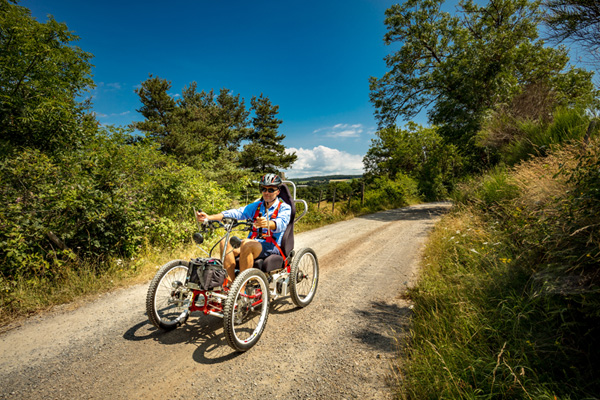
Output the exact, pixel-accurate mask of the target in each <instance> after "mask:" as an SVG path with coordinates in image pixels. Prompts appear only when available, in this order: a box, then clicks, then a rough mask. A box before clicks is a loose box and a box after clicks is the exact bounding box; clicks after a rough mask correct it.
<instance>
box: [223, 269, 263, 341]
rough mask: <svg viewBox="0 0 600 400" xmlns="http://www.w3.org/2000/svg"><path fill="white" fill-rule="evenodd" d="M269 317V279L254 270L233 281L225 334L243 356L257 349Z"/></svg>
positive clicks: (224, 324)
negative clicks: (256, 345) (248, 351)
mask: <svg viewBox="0 0 600 400" xmlns="http://www.w3.org/2000/svg"><path fill="white" fill-rule="evenodd" d="M268 316H269V285H268V283H267V277H266V276H265V274H264V273H263V272H262V271H261V270H258V269H255V268H250V269H247V270H245V271H244V272H242V273H240V274H239V275H238V276H237V278H236V279H235V280H234V281H233V284H232V285H231V288H230V290H229V295H228V296H227V299H226V300H225V307H224V310H223V330H224V331H225V337H226V338H227V343H229V345H230V346H231V347H232V348H233V349H234V350H236V351H239V352H242V351H246V350H249V349H250V348H251V347H252V346H254V345H255V344H256V343H257V342H258V339H260V336H261V335H262V333H263V331H264V329H265V326H266V325H267V318H268Z"/></svg>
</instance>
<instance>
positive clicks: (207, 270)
mask: <svg viewBox="0 0 600 400" xmlns="http://www.w3.org/2000/svg"><path fill="white" fill-rule="evenodd" d="M190 270H191V275H190V280H189V281H190V282H192V283H195V284H197V285H198V286H200V288H201V289H202V290H210V289H213V288H216V287H218V286H221V285H222V284H223V282H225V278H226V277H227V271H225V268H223V266H222V265H221V260H217V259H216V258H196V259H194V260H191V261H190Z"/></svg>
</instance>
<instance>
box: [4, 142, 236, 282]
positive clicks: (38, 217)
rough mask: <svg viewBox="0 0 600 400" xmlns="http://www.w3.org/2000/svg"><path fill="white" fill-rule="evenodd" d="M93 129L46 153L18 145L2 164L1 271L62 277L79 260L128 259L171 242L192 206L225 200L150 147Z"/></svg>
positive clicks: (184, 231) (183, 233) (184, 230)
mask: <svg viewBox="0 0 600 400" xmlns="http://www.w3.org/2000/svg"><path fill="white" fill-rule="evenodd" d="M128 141H129V138H128V137H127V135H124V134H122V133H120V132H113V134H110V133H108V132H104V133H101V134H99V135H98V136H97V137H96V138H95V139H94V140H93V141H92V142H91V144H90V145H89V146H87V147H85V148H84V149H82V150H79V151H75V152H71V153H69V154H62V155H59V156H54V157H50V156H48V155H46V154H44V153H41V152H40V151H38V150H33V149H24V150H22V151H21V152H19V153H17V154H16V155H14V156H12V157H7V158H5V159H4V160H2V162H0V183H1V188H2V189H0V190H1V193H2V197H3V200H4V201H3V203H2V204H1V205H0V224H1V229H0V260H2V270H1V271H0V272H1V273H2V274H3V275H4V276H5V277H7V278H11V277H16V276H25V277H27V276H31V275H34V276H38V277H40V276H47V277H49V278H52V277H55V276H57V275H60V270H61V268H62V266H63V265H64V264H65V263H66V262H69V261H73V260H75V259H77V258H82V259H94V260H102V259H108V258H111V257H132V256H134V255H136V254H138V252H139V251H140V250H141V249H142V248H143V247H144V246H147V245H156V246H174V245H176V244H178V243H181V242H183V241H186V240H187V239H188V238H189V234H190V232H191V229H193V213H192V206H194V205H195V206H196V207H198V208H204V209H207V210H215V209H220V208H223V207H225V206H226V204H227V203H228V201H227V200H226V196H225V193H224V191H223V190H222V189H220V188H218V187H217V186H216V185H215V184H214V183H210V182H207V181H205V180H204V179H203V178H202V177H201V176H200V175H199V174H198V173H196V172H195V171H194V170H192V169H191V168H189V167H186V166H183V165H181V164H180V163H178V162H177V160H175V159H173V158H169V157H166V156H164V155H162V154H160V152H158V151H157V150H156V148H154V147H153V146H150V145H146V144H143V143H139V144H136V145H130V144H127V143H128Z"/></svg>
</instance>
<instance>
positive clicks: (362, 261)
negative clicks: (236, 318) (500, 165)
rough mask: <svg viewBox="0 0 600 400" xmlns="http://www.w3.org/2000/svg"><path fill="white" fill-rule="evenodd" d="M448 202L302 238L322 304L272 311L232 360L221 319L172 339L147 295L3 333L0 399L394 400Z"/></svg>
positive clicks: (116, 297) (131, 292)
mask: <svg viewBox="0 0 600 400" xmlns="http://www.w3.org/2000/svg"><path fill="white" fill-rule="evenodd" d="M449 206H450V205H449V204H448V203H429V204H422V205H417V206H412V207H407V208H402V209H397V210H390V211H385V212H380V213H376V214H371V215H366V216H363V217H360V218H355V219H353V220H350V221H345V222H340V223H336V224H333V225H329V226H325V227H322V228H319V229H315V230H312V231H310V232H305V233H302V234H299V235H296V249H299V248H301V247H311V248H313V249H314V250H315V252H316V253H317V256H318V257H319V264H320V273H321V277H320V281H319V287H318V289H317V293H316V296H315V299H314V301H313V302H312V303H311V304H310V305H309V306H308V307H306V308H303V309H297V308H294V306H293V304H292V302H291V300H290V299H289V298H283V299H279V300H277V301H275V302H274V303H273V304H272V308H271V312H270V314H269V320H268V324H267V327H266V329H265V332H264V333H263V335H262V337H261V339H260V341H259V342H258V344H257V345H256V346H255V347H254V348H252V349H251V350H250V351H248V352H246V353H241V354H240V353H235V352H233V351H232V349H231V348H230V347H229V346H228V345H227V342H226V339H225V337H224V336H223V327H222V320H221V319H219V318H217V317H211V316H198V315H195V314H192V316H191V317H190V319H189V320H188V323H187V324H186V325H184V326H182V327H180V328H178V329H176V330H174V331H171V332H168V333H162V332H160V331H157V330H156V329H155V328H154V327H153V326H152V325H150V323H149V322H148V319H147V317H146V315H145V305H144V304H145V299H146V291H147V285H138V286H134V287H131V288H128V289H123V290H118V291H115V292H111V293H109V294H106V295H102V296H99V298H98V299H97V300H95V301H93V302H89V303H87V304H85V305H83V306H81V307H78V308H76V309H74V310H73V309H71V310H69V309H68V308H69V307H66V309H64V310H62V311H59V312H53V313H50V314H48V315H42V316H38V317H34V318H31V319H29V320H28V321H26V323H24V324H23V325H22V326H21V327H19V328H16V329H13V330H10V331H8V332H6V333H4V334H2V335H0V399H5V398H7V399H33V398H39V399H54V398H56V399H62V398H75V399H86V398H90V399H188V398H196V397H198V398H204V399H247V400H252V399H388V398H391V396H392V394H391V390H390V388H389V387H388V385H387V384H386V381H387V379H386V378H387V377H389V375H390V372H391V367H390V366H391V364H392V361H393V359H394V358H395V356H396V346H397V339H396V337H398V336H400V337H401V335H402V334H403V333H405V332H406V330H407V324H408V317H409V315H410V309H409V304H408V303H407V302H406V301H405V300H403V299H402V293H403V292H404V291H405V290H406V286H407V285H411V283H413V282H414V281H415V279H416V274H417V264H418V258H419V254H420V251H421V249H422V245H423V243H424V241H425V239H426V237H427V234H428V232H429V230H430V229H431V228H432V227H433V225H434V223H435V222H436V221H437V219H438V218H439V217H440V215H441V214H443V213H444V212H446V211H447V210H448V208H449Z"/></svg>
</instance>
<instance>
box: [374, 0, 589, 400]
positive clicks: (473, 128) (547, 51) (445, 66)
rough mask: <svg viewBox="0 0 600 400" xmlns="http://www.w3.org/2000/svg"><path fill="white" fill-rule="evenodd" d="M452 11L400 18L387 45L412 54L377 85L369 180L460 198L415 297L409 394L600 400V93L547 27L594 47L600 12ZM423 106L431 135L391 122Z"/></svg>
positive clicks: (429, 7) (404, 353)
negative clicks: (411, 183) (407, 182)
mask: <svg viewBox="0 0 600 400" xmlns="http://www.w3.org/2000/svg"><path fill="white" fill-rule="evenodd" d="M442 3H443V1H441V0H440V1H437V0H414V1H407V2H404V3H402V4H401V5H396V6H393V7H391V8H390V9H389V10H388V12H387V19H386V24H387V25H388V34H387V35H386V37H385V40H386V42H387V43H390V44H392V43H395V42H398V43H399V45H400V47H399V50H397V51H396V52H395V53H393V54H391V55H389V56H388V57H387V58H386V62H387V65H388V68H389V72H387V73H386V74H385V75H384V76H383V77H382V78H379V79H377V78H372V80H371V89H372V93H371V98H372V101H373V103H374V105H375V107H376V109H377V116H378V118H379V121H380V124H381V129H380V130H379V132H378V134H377V135H378V138H377V139H375V140H374V141H373V142H372V145H371V148H370V149H369V152H368V153H367V156H366V157H365V167H366V169H367V171H368V175H370V176H373V177H375V176H386V177H387V178H389V179H394V175H395V174H401V175H410V176H411V177H412V178H413V179H414V180H415V181H416V182H417V183H418V185H419V186H418V187H419V189H420V193H421V194H423V195H426V196H427V198H439V197H443V196H446V195H447V194H448V193H449V194H450V196H451V197H452V198H453V200H454V202H455V207H454V210H453V212H452V213H451V214H450V215H449V216H447V217H446V218H444V219H443V220H442V222H441V223H440V224H439V225H438V226H437V227H436V228H435V231H434V232H433V234H432V237H431V239H430V241H429V243H428V245H427V249H426V251H425V255H424V259H423V272H422V277H421V281H420V282H419V283H418V284H417V285H416V287H414V288H413V289H411V290H410V291H409V293H408V296H409V297H410V298H411V300H412V301H413V302H414V305H415V306H414V316H413V325H412V329H411V332H410V340H409V342H408V343H406V345H405V346H403V347H402V348H401V362H400V364H399V365H398V368H397V373H398V380H397V382H398V391H397V396H398V398H407V399H438V398H452V399H454V398H469V399H471V398H472V399H475V398H481V399H502V398H510V399H513V398H522V399H533V398H535V399H576V398H577V399H582V398H595V396H596V395H597V393H598V392H599V389H600V387H599V383H598V380H597V379H596V378H595V376H594V371H596V370H597V368H598V365H597V363H598V359H599V358H598V356H599V353H600V342H598V339H597V337H598V332H597V330H598V326H600V321H599V320H598V309H599V308H598V306H599V305H600V304H599V302H600V296H599V293H600V290H599V288H600V286H599V281H598V265H600V262H599V261H600V260H599V259H598V257H600V241H599V239H598V238H599V236H598V233H599V231H598V226H600V224H599V221H598V216H599V215H600V213H599V211H600V210H599V209H598V205H599V203H598V193H599V192H598V182H600V175H599V172H598V171H599V169H598V167H599V165H598V159H599V158H598V157H599V156H598V154H599V150H600V147H599V146H600V141H599V138H598V125H597V119H596V118H595V117H594V115H595V113H596V110H597V104H598V103H597V102H598V93H597V89H596V88H595V87H594V85H593V83H592V79H591V78H592V74H591V72H588V71H584V70H582V69H578V68H574V67H572V66H569V64H568V57H567V49H566V48H565V47H562V46H559V47H555V48H553V47H548V46H547V45H546V44H545V42H544V41H543V40H542V39H541V38H540V37H539V36H538V30H539V27H540V26H541V24H543V23H546V22H547V23H548V24H549V26H550V28H551V29H555V31H552V30H551V31H550V32H551V36H552V38H553V39H556V38H557V37H558V38H568V39H571V40H574V41H579V42H580V43H582V42H584V43H585V44H586V45H589V47H588V48H590V49H592V48H597V43H598V42H597V35H596V30H597V29H596V30H594V29H595V28H597V27H598V22H597V19H594V18H593V17H591V16H592V15H594V12H595V11H596V10H595V9H596V8H597V7H595V5H594V4H591V3H590V2H579V1H550V2H549V3H548V4H547V6H548V10H549V13H548V14H545V13H544V12H545V11H546V9H545V8H544V5H543V4H542V3H540V2H535V1H526V0H523V1H519V0H518V1H514V0H490V1H489V2H488V3H487V4H483V5H481V4H479V3H477V4H476V3H474V2H470V1H463V2H460V3H459V6H458V12H457V13H455V14H453V15H451V14H449V13H446V12H444V11H442V8H441V5H442ZM545 18H547V19H546V20H545ZM552 32H553V33H552ZM422 110H427V112H428V116H429V120H430V122H431V123H432V125H431V126H430V127H421V126H419V125H416V124H414V123H410V122H409V123H408V124H407V125H406V126H405V127H404V128H401V127H398V126H396V125H395V123H396V120H397V119H400V118H403V119H405V120H410V118H412V117H414V116H415V115H416V114H417V113H418V112H420V111H422ZM432 167H434V168H432ZM427 185H429V186H427ZM426 187H428V188H431V189H430V190H425V188H426Z"/></svg>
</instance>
